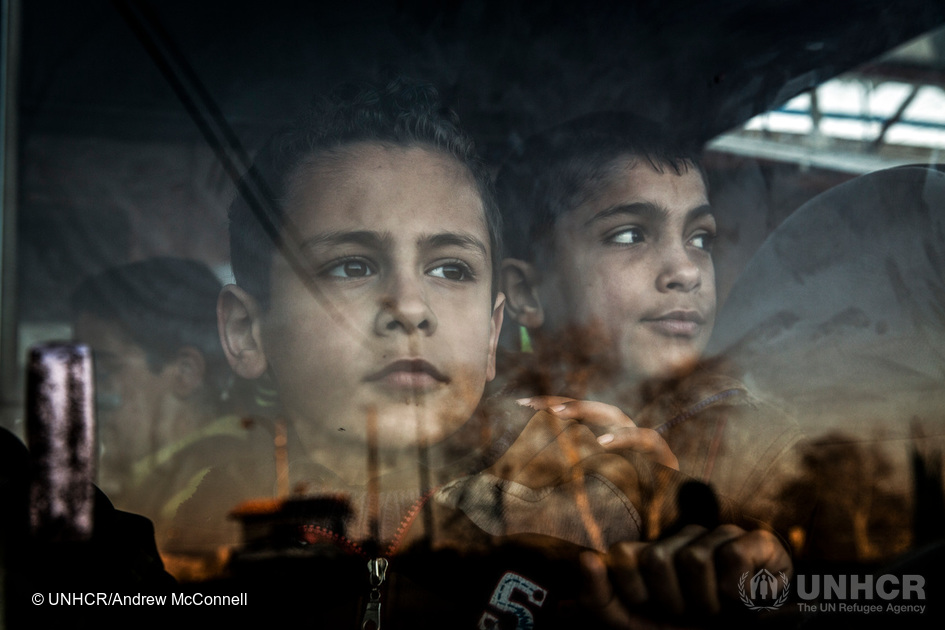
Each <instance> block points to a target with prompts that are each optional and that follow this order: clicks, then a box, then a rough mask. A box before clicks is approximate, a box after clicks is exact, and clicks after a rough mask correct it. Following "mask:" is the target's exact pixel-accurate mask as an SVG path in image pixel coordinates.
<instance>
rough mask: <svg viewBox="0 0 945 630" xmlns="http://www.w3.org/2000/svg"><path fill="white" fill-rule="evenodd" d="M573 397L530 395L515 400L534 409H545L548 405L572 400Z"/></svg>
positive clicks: (552, 405)
mask: <svg viewBox="0 0 945 630" xmlns="http://www.w3.org/2000/svg"><path fill="white" fill-rule="evenodd" d="M573 400H574V399H573V398H568V397H566V396H532V397H531V398H519V399H518V400H516V401H515V402H517V403H518V404H520V405H522V406H523V407H531V408H532V409H534V410H535V411H545V410H547V409H548V408H549V407H554V406H556V405H560V404H562V403H569V402H572V401H573Z"/></svg>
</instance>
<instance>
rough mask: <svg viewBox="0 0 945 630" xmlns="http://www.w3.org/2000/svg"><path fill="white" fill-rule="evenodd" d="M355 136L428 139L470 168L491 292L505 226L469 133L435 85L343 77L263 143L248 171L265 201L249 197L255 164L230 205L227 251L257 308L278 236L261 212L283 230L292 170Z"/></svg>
mask: <svg viewBox="0 0 945 630" xmlns="http://www.w3.org/2000/svg"><path fill="white" fill-rule="evenodd" d="M358 142H373V143H378V144H384V145H394V146H401V147H409V146H421V147H429V148H432V149H435V150H438V151H442V152H443V153H446V154H447V155H450V156H452V157H453V158H455V159H456V160H457V161H459V162H460V163H461V164H463V165H464V166H465V167H466V168H468V169H469V171H470V174H471V175H472V177H473V179H474V181H475V184H476V188H477V189H478V191H479V194H480V197H481V199H482V205H483V209H484V212H485V220H486V224H487V229H488V231H489V245H490V247H491V249H492V286H493V294H494V293H495V292H496V291H498V282H497V279H498V272H499V264H500V262H501V260H502V258H501V256H502V241H501V239H502V227H501V217H500V215H499V210H498V207H497V205H496V203H495V194H494V192H493V189H492V181H491V176H490V174H489V172H488V170H487V169H486V167H485V165H484V164H483V163H482V162H481V161H480V159H479V158H478V156H477V155H476V152H475V147H474V145H473V142H472V140H471V139H470V138H469V137H468V136H467V135H466V134H464V133H463V132H462V131H461V130H460V128H459V120H458V117H457V116H456V114H455V113H453V112H452V111H450V110H448V109H446V108H444V107H443V106H442V105H441V103H440V100H439V95H438V93H437V90H436V88H434V87H433V86H432V85H430V84H427V83H421V82H416V81H412V80H408V79H404V78H398V79H395V80H393V81H391V82H390V83H388V84H387V85H386V86H384V87H383V88H375V87H369V86H363V85H353V84H345V85H342V86H340V87H339V88H336V89H335V90H334V91H333V92H332V93H331V94H329V95H328V96H327V97H326V98H324V99H322V100H320V101H319V102H317V103H316V104H315V106H314V107H313V108H312V109H311V110H310V111H309V112H308V114H307V115H306V116H305V117H304V118H303V119H301V120H300V122H299V123H297V124H296V125H295V126H294V127H293V128H291V129H289V130H287V131H284V132H283V133H281V134H278V135H276V136H275V137H273V138H272V139H270V140H269V142H268V143H267V144H266V145H265V146H264V147H263V148H262V149H261V150H260V152H259V154H258V155H257V156H256V159H255V161H254V163H253V166H252V169H251V171H254V172H255V177H254V178H253V180H254V181H256V182H259V181H260V179H261V180H262V182H263V185H262V186H261V188H262V190H261V191H260V194H261V195H262V196H263V197H264V199H263V203H264V205H267V206H268V209H264V208H259V207H254V206H253V204H252V202H251V201H250V200H249V199H247V195H246V191H247V185H246V182H247V180H248V179H249V178H251V177H253V175H254V173H253V172H250V173H247V174H246V175H245V176H244V178H243V185H241V186H240V187H239V193H238V195H237V197H236V199H234V201H233V204H232V205H231V206H230V259H231V264H232V267H233V275H234V276H235V277H236V282H237V284H238V285H239V286H241V287H242V288H243V289H244V290H245V291H247V292H249V293H250V294H251V295H252V296H253V297H255V298H256V300H257V301H258V302H259V303H260V305H261V307H262V308H264V309H265V308H267V307H268V304H269V272H270V267H271V263H272V256H273V253H274V252H275V250H276V247H277V243H276V241H275V239H274V237H273V234H272V231H267V230H266V229H265V227H264V226H263V223H262V222H261V221H260V219H261V218H264V217H268V220H269V222H270V224H271V225H272V226H273V228H274V230H276V231H281V230H282V229H283V228H284V227H285V217H284V211H285V209H284V207H283V203H284V200H285V198H286V194H287V184H288V182H289V179H290V177H291V175H292V174H293V173H294V172H295V170H296V169H297V168H298V167H299V166H300V165H301V164H302V163H304V162H306V161H307V160H310V159H311V158H312V157H313V156H315V155H318V154H323V155H324V154H330V153H332V152H333V151H337V150H339V149H341V148H342V147H344V146H345V145H350V144H354V143H358Z"/></svg>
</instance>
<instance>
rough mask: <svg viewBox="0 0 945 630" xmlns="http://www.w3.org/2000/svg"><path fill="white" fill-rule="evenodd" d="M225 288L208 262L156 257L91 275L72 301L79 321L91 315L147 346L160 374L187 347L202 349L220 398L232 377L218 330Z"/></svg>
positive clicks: (212, 386) (211, 383) (209, 379)
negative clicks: (218, 311) (218, 308)
mask: <svg viewBox="0 0 945 630" xmlns="http://www.w3.org/2000/svg"><path fill="white" fill-rule="evenodd" d="M221 288H222V284H221V282H220V280H219V279H218V278H217V277H216V276H215V275H214V274H213V272H212V271H210V269H209V268H208V267H207V266H206V265H204V264H203V263H200V262H197V261H195V260H185V259H182V258H168V257H162V258H150V259H148V260H143V261H139V262H133V263H129V264H127V265H121V266H118V267H112V268H111V269H107V270H105V271H103V272H101V273H99V274H96V275H94V276H91V277H89V278H86V279H85V280H83V281H82V283H81V284H79V286H78V287H77V288H76V289H75V291H73V293H72V297H71V299H70V304H71V307H72V315H73V321H75V320H76V319H77V318H78V316H79V315H80V314H82V313H88V314H90V315H94V316H95V317H99V318H101V319H104V320H106V321H108V322H112V323H114V324H116V325H118V326H120V328H121V330H122V332H124V333H126V334H127V335H128V336H129V337H130V338H131V341H132V342H133V343H135V344H136V345H138V346H140V347H141V348H142V349H143V350H144V352H145V355H146V356H147V361H148V367H149V368H150V369H151V371H152V372H154V373H157V372H159V371H160V370H162V369H163V368H164V366H165V365H167V364H168V363H169V362H170V361H172V360H173V359H174V358H175V357H176V355H177V352H178V350H180V349H181V348H183V347H184V346H191V347H193V348H196V349H197V350H199V351H200V352H201V353H202V354H203V356H204V360H205V361H206V365H207V379H206V384H207V387H208V388H209V391H211V392H212V393H213V395H214V396H216V395H219V394H220V393H221V392H222V391H223V390H224V388H225V386H226V384H227V382H228V380H229V370H228V368H227V362H226V357H225V356H224V354H223V348H222V347H221V346H220V337H219V334H218V333H217V318H216V304H217V296H219V294H220V289H221ZM80 341H81V339H80Z"/></svg>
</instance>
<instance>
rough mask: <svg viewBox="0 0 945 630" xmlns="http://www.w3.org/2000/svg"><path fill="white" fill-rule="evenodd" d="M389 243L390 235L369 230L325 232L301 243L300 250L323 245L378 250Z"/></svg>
mask: <svg viewBox="0 0 945 630" xmlns="http://www.w3.org/2000/svg"><path fill="white" fill-rule="evenodd" d="M390 241H391V235H390V234H388V233H383V234H382V233H379V232H372V231H371V230H339V231H336V232H325V233H323V234H316V235H315V236H312V237H310V238H308V239H306V240H305V242H303V243H302V245H301V248H302V249H309V248H312V247H319V246H323V245H329V246H330V245H346V244H352V245H363V246H365V247H371V248H379V247H384V246H385V245H387V244H388V243H390Z"/></svg>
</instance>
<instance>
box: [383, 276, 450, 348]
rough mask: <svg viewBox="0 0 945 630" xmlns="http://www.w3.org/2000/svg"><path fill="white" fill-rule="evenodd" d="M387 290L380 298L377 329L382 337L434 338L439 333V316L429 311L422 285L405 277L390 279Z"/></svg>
mask: <svg viewBox="0 0 945 630" xmlns="http://www.w3.org/2000/svg"><path fill="white" fill-rule="evenodd" d="M387 285H388V286H387V290H386V291H385V292H384V294H383V295H382V296H381V300H380V308H379V309H378V313H377V318H376V320H375V324H374V329H375V332H376V333H377V334H379V335H387V334H389V333H391V332H394V331H396V330H402V331H403V332H406V333H408V334H412V333H414V332H415V331H420V332H421V333H423V334H425V335H432V334H433V332H434V331H435V330H436V315H434V313H433V309H431V308H430V305H429V303H428V302H427V300H426V296H425V295H424V292H423V290H422V287H421V286H420V282H419V281H417V280H415V279H412V278H406V277H403V276H394V277H391V278H390V280H389V282H388V283H387Z"/></svg>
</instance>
